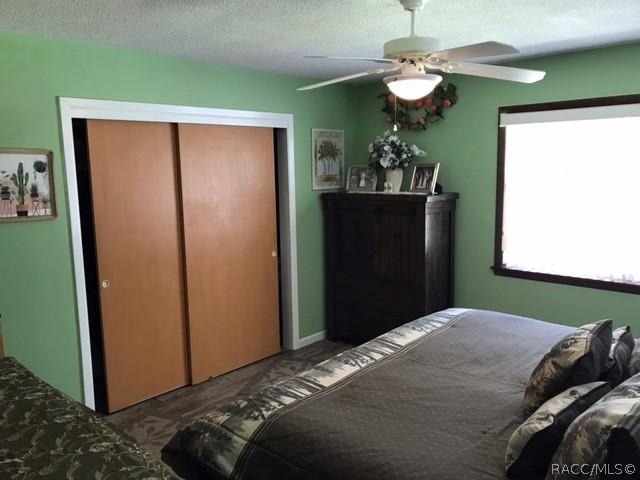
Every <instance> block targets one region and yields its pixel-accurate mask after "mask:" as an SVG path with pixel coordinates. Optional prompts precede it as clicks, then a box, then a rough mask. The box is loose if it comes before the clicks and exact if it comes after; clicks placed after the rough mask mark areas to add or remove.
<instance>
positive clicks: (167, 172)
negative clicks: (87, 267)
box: [87, 120, 188, 412]
mask: <svg viewBox="0 0 640 480" xmlns="http://www.w3.org/2000/svg"><path fill="white" fill-rule="evenodd" d="M87 136H88V143H89V164H90V171H91V189H92V198H93V211H94V222H95V238H96V251H97V257H98V258H97V259H98V275H99V277H98V278H99V280H100V286H101V288H100V303H101V315H102V329H103V336H104V353H105V369H106V378H107V397H108V407H109V411H110V412H113V411H115V410H119V409H121V408H124V407H126V406H129V405H132V404H134V403H137V402H140V401H142V400H145V399H147V398H150V397H153V396H156V395H158V394H160V393H163V392H166V391H168V390H172V389H174V388H176V387H180V386H182V385H185V384H186V383H188V364H187V348H186V326H185V323H186V322H185V306H184V281H183V264H182V245H181V221H180V211H179V202H178V198H179V197H178V187H177V181H176V178H177V158H176V145H175V126H174V125H170V124H162V123H145V122H123V121H103V120H89V121H88V122H87Z"/></svg>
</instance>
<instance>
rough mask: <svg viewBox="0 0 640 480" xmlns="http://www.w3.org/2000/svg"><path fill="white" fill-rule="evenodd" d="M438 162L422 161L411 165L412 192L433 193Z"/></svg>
mask: <svg viewBox="0 0 640 480" xmlns="http://www.w3.org/2000/svg"><path fill="white" fill-rule="evenodd" d="M439 170H440V164H439V163H423V164H418V165H416V166H414V167H413V174H412V175H411V188H410V189H409V191H411V192H413V193H426V194H427V195H433V194H434V192H435V190H436V182H437V181H438V171H439Z"/></svg>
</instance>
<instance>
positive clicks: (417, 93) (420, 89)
mask: <svg viewBox="0 0 640 480" xmlns="http://www.w3.org/2000/svg"><path fill="white" fill-rule="evenodd" d="M441 81H442V77H441V76H440V75H434V74H431V73H418V74H400V75H390V76H388V77H385V78H384V79H383V82H384V83H385V84H386V85H387V87H389V90H391V93H393V94H394V95H395V96H396V97H398V98H402V99H403V100H418V99H419V98H422V97H426V96H427V95H429V94H430V93H431V92H433V89H434V88H436V86H437V85H438V84H439V83H440V82H441Z"/></svg>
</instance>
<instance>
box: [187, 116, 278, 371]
mask: <svg viewBox="0 0 640 480" xmlns="http://www.w3.org/2000/svg"><path fill="white" fill-rule="evenodd" d="M178 132H179V135H178V136H179V151H180V172H181V183H182V202H183V218H184V235H185V252H186V267H187V268H186V271H187V292H188V311H189V339H190V340H189V341H190V355H191V380H192V382H193V383H197V382H201V381H203V380H206V379H207V378H209V377H212V376H215V375H219V374H222V373H225V372H228V371H230V370H233V369H235V368H238V367H241V366H243V365H247V364H249V363H251V362H255V361H256V360H260V359H262V358H265V357H268V356H270V355H273V354H275V353H277V352H279V351H280V316H279V300H278V259H277V229H276V223H277V220H276V186H275V185H276V181H275V158H274V141H273V133H274V132H273V130H272V129H270V128H257V127H256V128H254V127H234V126H218V125H183V124H180V125H178Z"/></svg>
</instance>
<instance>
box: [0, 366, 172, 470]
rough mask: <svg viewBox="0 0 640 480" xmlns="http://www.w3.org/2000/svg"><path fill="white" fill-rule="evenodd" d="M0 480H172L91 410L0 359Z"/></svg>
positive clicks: (21, 367) (158, 463)
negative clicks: (49, 479)
mask: <svg viewBox="0 0 640 480" xmlns="http://www.w3.org/2000/svg"><path fill="white" fill-rule="evenodd" d="M0 478H1V479H2V480H10V479H11V480H13V479H16V480H17V479H20V480H30V479H36V478H38V479H40V478H51V479H68V480H73V479H78V480H94V479H95V480H109V479H113V480H115V479H117V480H121V479H134V480H135V479H163V480H164V479H175V478H177V477H175V475H174V474H173V472H171V470H170V469H169V468H167V467H166V466H164V465H163V464H161V463H160V462H158V461H156V460H154V459H153V458H152V457H151V455H150V454H149V453H148V452H146V451H145V450H143V449H142V448H141V447H139V446H138V445H137V444H136V443H135V442H133V441H132V440H130V439H128V438H125V437H124V436H123V435H122V434H120V433H118V432H116V431H115V430H114V429H113V428H112V427H111V426H109V424H108V423H107V422H105V421H104V420H103V419H101V418H100V417H98V416H97V415H96V414H95V413H94V412H92V411H91V410H89V409H88V408H86V407H84V406H83V405H81V404H79V403H78V402H75V401H73V400H72V399H70V398H68V397H66V396H65V395H64V394H62V393H61V392H59V391H58V390H56V389H55V388H53V387H51V386H49V385H48V384H47V383H45V382H43V381H42V380H40V379H38V378H37V377H36V376H35V375H33V374H32V373H31V372H29V371H28V370H27V369H26V368H24V367H23V366H22V365H20V364H19V363H18V362H17V361H16V360H14V359H13V358H3V359H0Z"/></svg>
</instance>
